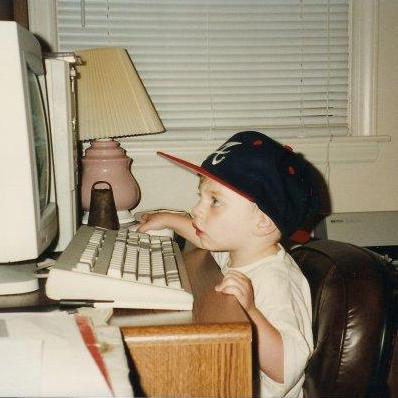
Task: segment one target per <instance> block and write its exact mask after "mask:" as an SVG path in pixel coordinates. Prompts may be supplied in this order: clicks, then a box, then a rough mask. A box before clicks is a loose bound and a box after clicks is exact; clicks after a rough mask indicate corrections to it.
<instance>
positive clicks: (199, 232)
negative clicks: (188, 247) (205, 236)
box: [192, 223, 203, 236]
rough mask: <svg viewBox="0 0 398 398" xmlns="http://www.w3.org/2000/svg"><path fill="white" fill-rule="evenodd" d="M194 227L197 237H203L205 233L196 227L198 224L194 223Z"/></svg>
mask: <svg viewBox="0 0 398 398" xmlns="http://www.w3.org/2000/svg"><path fill="white" fill-rule="evenodd" d="M192 226H193V227H194V229H195V233H196V235H197V236H199V235H201V234H202V233H203V231H202V230H201V229H199V228H198V227H197V226H196V224H194V223H192Z"/></svg>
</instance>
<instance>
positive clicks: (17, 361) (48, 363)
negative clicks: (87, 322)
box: [0, 312, 112, 397]
mask: <svg viewBox="0 0 398 398" xmlns="http://www.w3.org/2000/svg"><path fill="white" fill-rule="evenodd" d="M0 319H2V320H4V321H5V322H6V328H7V333H8V337H0V339H2V342H1V347H3V348H4V347H5V348H4V350H5V352H7V350H8V349H9V352H10V354H9V355H6V356H4V355H1V356H0V368H3V367H6V366H8V361H10V357H12V356H13V355H14V354H13V352H12V350H13V348H17V351H18V350H19V352H21V353H23V349H26V354H24V355H22V358H21V355H19V354H18V355H15V356H13V359H12V361H14V362H13V372H12V374H10V375H9V376H10V378H15V380H14V381H9V382H8V384H7V385H8V386H9V387H7V388H13V387H14V385H17V384H15V383H18V384H19V386H20V391H17V392H16V393H13V394H12V396H26V395H28V396H31V397H38V396H41V397H49V396H51V397H65V396H78V397H111V396H112V393H111V391H110V389H109V387H108V385H107V383H106V381H105V379H104V377H103V376H102V373H101V372H100V370H99V369H98V367H97V365H96V363H95V361H94V360H93V358H92V357H91V354H90V353H89V351H88V349H87V347H86V346H85V344H84V341H83V339H82V337H81V335H80V331H79V328H78V326H77V325H76V322H75V319H74V317H73V315H70V314H66V313H63V312H57V313H44V314H43V313H25V314H21V313H14V314H0ZM2 335H4V332H3V333H2ZM15 341H18V343H15ZM39 342H40V358H39V355H38V354H37V350H38V347H39ZM18 344H19V346H18ZM13 346H14V347H13ZM28 354H29V355H28ZM28 362H29V364H28ZM27 366H30V368H29V370H26V367H27ZM37 369H40V372H39V375H38V376H35V381H33V380H32V377H31V374H30V372H33V373H34V374H35V375H37V373H38V370H37ZM10 373H11V372H10ZM37 380H39V383H37ZM22 386H23V387H22ZM27 389H31V390H30V391H26V390H27ZM0 396H10V394H9V393H8V391H6V389H4V390H3V383H1V384H0Z"/></svg>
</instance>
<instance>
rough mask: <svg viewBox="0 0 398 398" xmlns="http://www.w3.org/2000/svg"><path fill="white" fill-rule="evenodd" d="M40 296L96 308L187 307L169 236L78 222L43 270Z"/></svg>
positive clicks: (187, 288) (181, 268) (184, 278)
mask: <svg viewBox="0 0 398 398" xmlns="http://www.w3.org/2000/svg"><path fill="white" fill-rule="evenodd" d="M46 294H47V296H48V297H49V298H51V299H55V300H90V301H93V302H94V306H96V307H101V306H102V307H103V306H108V307H119V308H150V309H174V310H191V309H192V306H193V296H192V290H191V285H190V283H189V279H188V275H187V272H186V269H185V265H184V262H183V259H182V256H181V252H180V249H179V247H178V245H177V244H176V243H175V242H174V241H173V240H172V239H171V238H169V237H166V236H154V235H148V234H142V233H138V232H135V230H134V228H130V229H128V228H126V229H121V230H119V231H112V230H107V229H103V228H98V227H90V226H86V225H83V226H81V227H80V228H79V230H78V231H77V233H76V235H75V236H74V238H73V239H72V241H71V242H70V243H69V245H68V247H67V248H66V249H65V251H64V252H63V253H62V254H61V256H60V257H59V258H58V259H57V261H56V264H55V265H54V267H52V269H51V270H50V272H49V275H48V278H47V282H46Z"/></svg>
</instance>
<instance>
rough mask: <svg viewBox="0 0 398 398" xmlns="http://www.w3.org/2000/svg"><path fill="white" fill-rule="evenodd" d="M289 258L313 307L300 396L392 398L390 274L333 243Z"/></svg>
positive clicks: (377, 261)
mask: <svg viewBox="0 0 398 398" xmlns="http://www.w3.org/2000/svg"><path fill="white" fill-rule="evenodd" d="M292 255H293V257H294V258H295V260H296V262H297V263H298V264H299V266H300V267H301V269H302V271H303V273H304V275H305V276H306V278H307V279H308V282H309V285H310V289H311V296H312V304H313V312H312V313H313V334H314V346H315V349H314V353H313V356H312V358H311V359H310V361H309V363H308V366H307V369H306V380H305V384H304V396H305V397H306V398H318V397H322V398H323V397H327V398H330V397H341V398H362V397H372V398H373V397H383V398H387V397H388V398H392V396H393V395H391V394H390V391H389V388H388V384H387V377H388V371H389V368H390V362H391V354H392V350H393V339H394V332H395V324H394V308H393V307H394V300H393V286H392V283H391V282H392V277H391V273H392V268H391V267H390V266H389V264H387V263H386V262H385V261H384V260H382V259H381V258H380V257H379V256H377V255H375V254H374V253H372V252H370V251H368V250H366V249H363V248H359V247H356V246H353V245H350V244H347V243H341V242H335V241H326V240H325V241H314V242H310V243H309V244H307V245H305V246H300V247H297V248H295V249H294V250H293V251H292Z"/></svg>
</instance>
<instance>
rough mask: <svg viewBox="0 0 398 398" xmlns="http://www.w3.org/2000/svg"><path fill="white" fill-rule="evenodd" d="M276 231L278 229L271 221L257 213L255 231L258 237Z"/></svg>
mask: <svg viewBox="0 0 398 398" xmlns="http://www.w3.org/2000/svg"><path fill="white" fill-rule="evenodd" d="M277 229H278V227H277V226H276V225H275V223H274V222H273V221H272V220H271V218H269V217H268V216H267V215H266V214H265V213H263V212H262V211H259V215H258V220H257V225H256V231H257V233H258V235H259V236H266V235H269V234H271V233H272V232H275V231H276V230H277Z"/></svg>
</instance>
